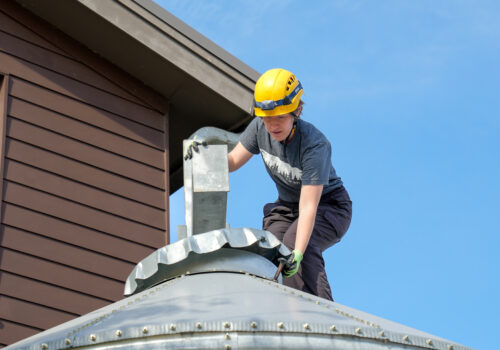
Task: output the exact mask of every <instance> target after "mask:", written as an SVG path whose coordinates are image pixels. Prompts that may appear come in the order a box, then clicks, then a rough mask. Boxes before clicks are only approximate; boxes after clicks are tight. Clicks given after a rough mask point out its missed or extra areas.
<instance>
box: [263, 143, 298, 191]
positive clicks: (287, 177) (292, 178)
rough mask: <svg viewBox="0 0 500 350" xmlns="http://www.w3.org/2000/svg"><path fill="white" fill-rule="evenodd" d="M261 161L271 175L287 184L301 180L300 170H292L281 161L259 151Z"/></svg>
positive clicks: (291, 167)
mask: <svg viewBox="0 0 500 350" xmlns="http://www.w3.org/2000/svg"><path fill="white" fill-rule="evenodd" d="M260 153H261V154H262V159H264V163H266V165H267V167H268V168H269V170H271V172H272V173H273V174H276V175H279V176H280V177H281V178H282V179H283V180H284V181H286V182H288V183H300V182H301V180H302V170H300V169H298V168H294V167H293V166H291V165H290V164H288V163H285V162H284V161H282V160H281V159H280V158H279V157H276V156H274V155H272V154H269V153H267V152H266V151H264V150H263V149H261V150H260Z"/></svg>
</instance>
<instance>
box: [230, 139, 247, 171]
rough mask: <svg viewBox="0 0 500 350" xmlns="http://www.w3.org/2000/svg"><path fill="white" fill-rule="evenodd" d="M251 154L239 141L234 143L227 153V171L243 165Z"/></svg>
mask: <svg viewBox="0 0 500 350" xmlns="http://www.w3.org/2000/svg"><path fill="white" fill-rule="evenodd" d="M252 156H253V154H252V153H251V152H249V151H248V150H247V149H246V148H245V147H244V146H243V145H242V144H241V142H238V143H237V144H236V147H234V149H233V150H232V151H231V152H229V154H228V155H227V161H228V164H229V171H230V172H232V171H235V170H238V169H239V168H240V167H241V166H242V165H244V164H245V163H246V162H248V160H249V159H250V158H252Z"/></svg>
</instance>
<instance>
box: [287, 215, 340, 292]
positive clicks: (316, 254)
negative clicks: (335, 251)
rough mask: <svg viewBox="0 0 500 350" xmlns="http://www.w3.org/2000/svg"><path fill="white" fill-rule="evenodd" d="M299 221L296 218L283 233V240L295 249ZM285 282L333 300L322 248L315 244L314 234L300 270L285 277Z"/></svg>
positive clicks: (292, 286)
mask: <svg viewBox="0 0 500 350" xmlns="http://www.w3.org/2000/svg"><path fill="white" fill-rule="evenodd" d="M297 221H298V220H295V221H294V222H293V223H292V224H291V225H290V226H289V227H288V229H287V231H286V232H285V234H284V235H283V240H282V242H283V244H285V246H287V247H288V248H289V249H293V247H294V246H295V236H296V233H297ZM313 235H314V231H313ZM283 284H284V285H286V286H288V287H291V288H295V289H298V290H302V291H304V292H306V293H310V294H314V295H317V296H319V297H321V298H325V299H328V300H333V298H332V292H331V289H330V284H329V283H328V279H327V277H326V271H325V261H324V260H323V255H322V253H321V248H320V247H319V246H318V245H317V244H315V241H314V239H313V237H312V236H311V239H310V240H309V244H308V245H307V249H306V251H305V253H304V259H303V260H302V263H301V264H300V268H299V271H298V272H297V273H296V274H295V275H293V276H292V277H290V278H283Z"/></svg>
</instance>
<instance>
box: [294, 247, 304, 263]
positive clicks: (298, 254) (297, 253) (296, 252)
mask: <svg viewBox="0 0 500 350" xmlns="http://www.w3.org/2000/svg"><path fill="white" fill-rule="evenodd" d="M292 253H293V261H296V262H297V265H298V264H300V263H301V262H302V259H304V254H302V252H301V251H300V250H298V249H294V250H293V251H292Z"/></svg>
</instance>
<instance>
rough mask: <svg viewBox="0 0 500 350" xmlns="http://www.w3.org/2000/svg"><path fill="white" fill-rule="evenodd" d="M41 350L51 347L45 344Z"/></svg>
mask: <svg viewBox="0 0 500 350" xmlns="http://www.w3.org/2000/svg"><path fill="white" fill-rule="evenodd" d="M41 348H42V349H43V350H45V349H48V348H49V346H48V345H47V344H45V343H43V344H42V345H41Z"/></svg>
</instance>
